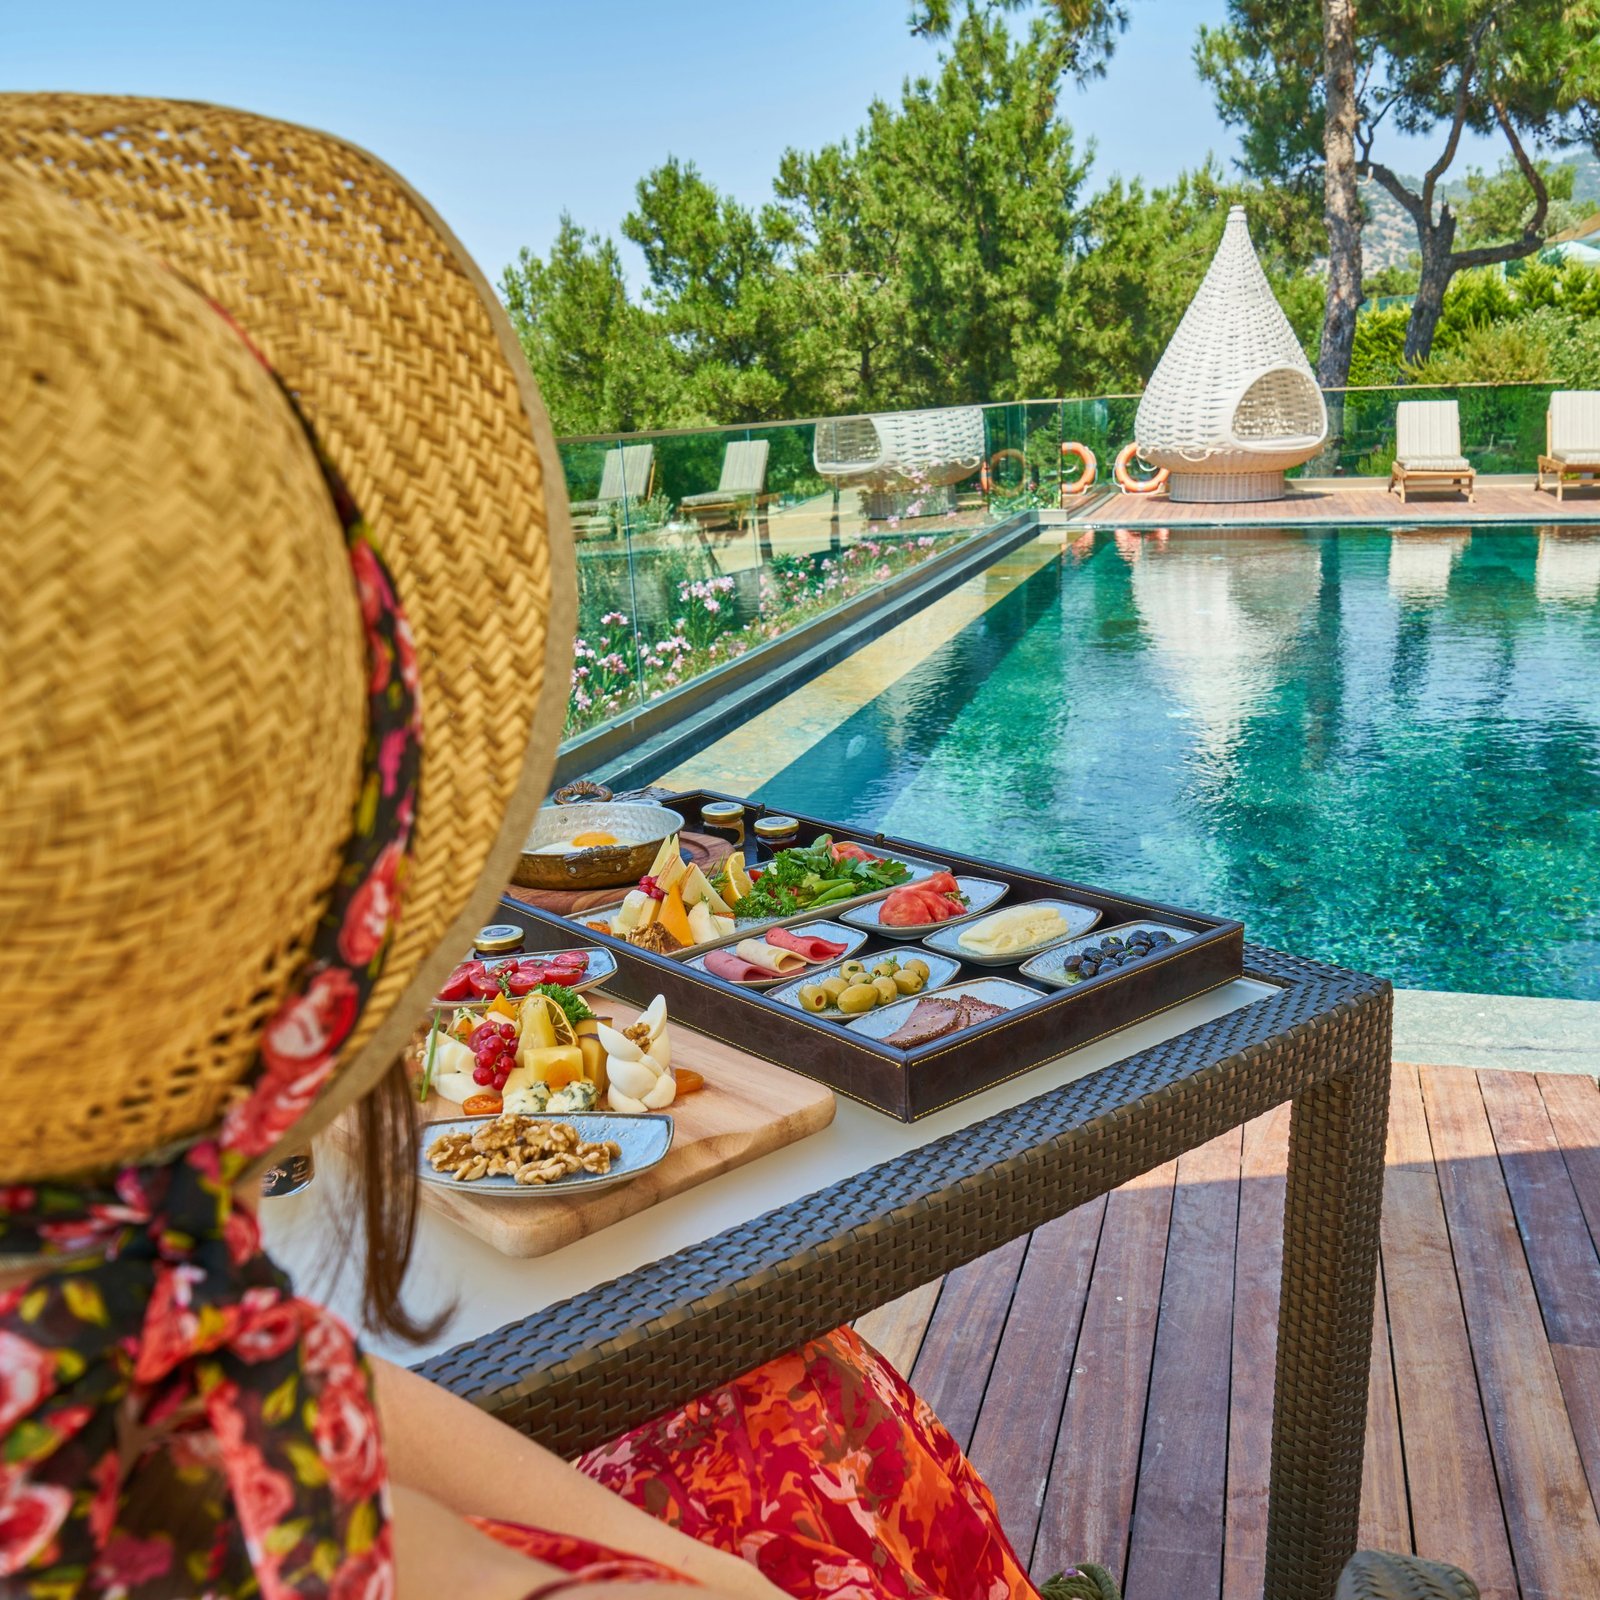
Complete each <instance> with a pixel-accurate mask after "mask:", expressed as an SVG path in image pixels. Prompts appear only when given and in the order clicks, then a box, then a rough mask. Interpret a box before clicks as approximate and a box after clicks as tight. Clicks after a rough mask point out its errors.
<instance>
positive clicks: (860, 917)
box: [839, 878, 1006, 939]
mask: <svg viewBox="0 0 1600 1600" xmlns="http://www.w3.org/2000/svg"><path fill="white" fill-rule="evenodd" d="M956 886H957V887H958V888H959V889H960V890H961V892H962V894H964V895H965V896H966V897H967V909H966V910H965V911H963V912H961V913H960V914H959V915H958V916H954V917H946V918H945V919H944V921H943V922H916V923H911V924H910V925H908V926H905V927H896V926H895V925H894V924H893V923H888V922H880V921H879V920H878V919H879V917H880V916H882V914H883V907H884V904H885V902H886V901H887V900H888V895H885V896H884V897H883V899H881V900H869V901H868V902H867V904H866V905H864V906H856V907H855V908H854V909H853V910H851V911H846V912H845V913H844V914H843V915H842V916H841V917H840V918H839V920H840V921H841V922H848V923H849V924H850V925H851V927H853V928H865V929H866V930H867V932H868V933H877V934H881V935H882V936H883V937H884V938H885V939H920V938H921V937H922V936H923V935H924V934H926V933H931V932H933V930H934V929H935V928H957V927H960V925H961V924H962V923H964V922H971V921H973V920H974V919H975V918H977V917H981V916H982V915H983V914H984V912H986V911H993V910H994V908H995V907H996V906H997V905H999V904H1000V902H1001V901H1002V900H1004V899H1005V897H1006V886H1005V885H1004V884H1003V883H996V882H995V881H994V880H993V879H992V878H957V879H956ZM893 893H894V890H893V889H891V890H890V891H889V894H893Z"/></svg>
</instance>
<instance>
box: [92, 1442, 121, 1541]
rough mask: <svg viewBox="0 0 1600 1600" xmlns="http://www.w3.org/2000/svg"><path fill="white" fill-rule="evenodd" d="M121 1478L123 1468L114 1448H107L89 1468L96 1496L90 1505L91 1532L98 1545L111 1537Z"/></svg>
mask: <svg viewBox="0 0 1600 1600" xmlns="http://www.w3.org/2000/svg"><path fill="white" fill-rule="evenodd" d="M121 1479H122V1469H121V1466H120V1464H119V1462H118V1460H117V1452H116V1451H115V1450H114V1449H112V1450H107V1451H106V1453H105V1454H104V1455H103V1456H101V1457H100V1459H99V1460H98V1461H97V1462H95V1464H94V1466H93V1467H91V1468H90V1469H89V1482H90V1483H91V1484H92V1485H93V1487H94V1498H93V1500H92V1501H91V1502H90V1505H89V1532H90V1535H91V1536H92V1537H93V1539H94V1542H95V1543H96V1544H97V1545H102V1544H104V1543H105V1542H106V1540H107V1539H109V1538H110V1537H111V1529H112V1526H113V1525H114V1524H115V1522H116V1520H117V1489H118V1487H119V1486H120V1484H121Z"/></svg>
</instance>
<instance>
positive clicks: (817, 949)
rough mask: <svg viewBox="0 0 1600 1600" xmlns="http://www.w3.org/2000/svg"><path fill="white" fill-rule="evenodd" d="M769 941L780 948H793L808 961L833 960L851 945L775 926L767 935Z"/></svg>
mask: <svg viewBox="0 0 1600 1600" xmlns="http://www.w3.org/2000/svg"><path fill="white" fill-rule="evenodd" d="M767 943H768V944H771V945H776V946H777V947H778V948H779V949H780V950H793V951H794V952H795V953H796V954H797V955H800V956H804V957H805V959H806V960H807V961H818V962H820V961H832V960H834V959H835V957H837V956H842V955H843V954H844V953H845V951H846V950H847V949H849V946H848V945H846V944H845V943H843V941H837V940H833V939H819V938H817V937H816V936H815V935H814V934H809V933H793V932H791V931H790V930H789V929H788V928H774V929H773V930H772V931H771V932H770V933H769V934H768V935H767Z"/></svg>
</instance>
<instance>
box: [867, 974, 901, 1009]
mask: <svg viewBox="0 0 1600 1600" xmlns="http://www.w3.org/2000/svg"><path fill="white" fill-rule="evenodd" d="M872 987H873V988H874V989H876V990H877V991H878V994H879V997H880V998H881V999H882V1001H883V1003H884V1004H885V1005H888V1003H889V1002H890V1001H891V1000H898V999H899V998H900V991H899V990H898V989H897V988H896V987H895V982H894V979H893V978H891V977H888V976H887V975H886V976H884V977H882V978H874V979H873V980H872Z"/></svg>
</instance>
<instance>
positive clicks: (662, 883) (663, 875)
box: [650, 834, 689, 889]
mask: <svg viewBox="0 0 1600 1600" xmlns="http://www.w3.org/2000/svg"><path fill="white" fill-rule="evenodd" d="M667 843H668V844H670V845H671V846H672V853H671V855H670V856H669V857H668V858H667V860H666V861H664V862H662V864H661V865H660V866H659V867H657V868H656V870H655V871H654V872H652V873H651V874H650V876H651V877H652V878H654V879H655V880H656V887H657V888H658V889H670V888H672V887H673V885H674V884H680V883H682V882H683V880H684V878H685V877H686V876H687V875H688V872H689V868H688V866H687V865H686V864H685V863H684V859H683V857H682V856H680V855H679V854H678V836H677V834H673V836H672V837H671V838H670V839H669V840H667Z"/></svg>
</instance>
